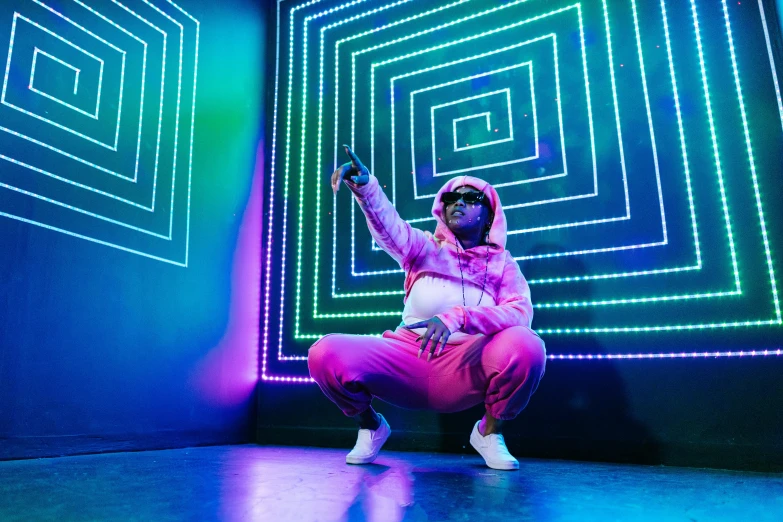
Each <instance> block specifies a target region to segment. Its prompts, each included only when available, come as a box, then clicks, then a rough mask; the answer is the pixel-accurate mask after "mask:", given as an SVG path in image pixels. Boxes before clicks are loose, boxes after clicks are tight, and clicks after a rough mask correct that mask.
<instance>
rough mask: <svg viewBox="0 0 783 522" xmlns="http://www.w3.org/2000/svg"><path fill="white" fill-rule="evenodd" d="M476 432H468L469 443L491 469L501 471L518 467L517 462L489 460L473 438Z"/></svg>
mask: <svg viewBox="0 0 783 522" xmlns="http://www.w3.org/2000/svg"><path fill="white" fill-rule="evenodd" d="M475 435H476V432H473V433H471V434H470V445H471V446H473V449H474V450H476V451H478V454H479V455H481V458H483V459H484V462H485V463H486V464H487V466H489V467H490V468H492V469H498V470H501V471H514V470H517V469H519V462H506V461H502V462H500V463H497V462H494V461H491V460H489V459H488V458H487V457H486V456H485V455H484V452H482V451H481V448H480V446H479V445H478V442H477V441H476V438H475Z"/></svg>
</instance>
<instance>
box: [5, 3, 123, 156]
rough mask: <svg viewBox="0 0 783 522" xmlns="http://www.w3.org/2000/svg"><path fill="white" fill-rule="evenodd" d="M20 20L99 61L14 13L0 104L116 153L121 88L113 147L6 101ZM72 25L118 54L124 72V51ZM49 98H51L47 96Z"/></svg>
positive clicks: (120, 108)
mask: <svg viewBox="0 0 783 522" xmlns="http://www.w3.org/2000/svg"><path fill="white" fill-rule="evenodd" d="M33 1H34V2H36V3H38V2H37V1H36V0H33ZM20 19H21V20H23V21H25V22H27V23H28V24H30V25H32V26H33V27H35V28H36V29H38V30H40V31H43V32H45V33H47V34H49V35H51V36H53V37H55V38H57V39H58V40H60V41H62V42H64V43H65V44H67V45H70V46H71V47H74V48H75V49H77V50H79V51H81V52H82V53H84V54H86V55H88V56H90V57H91V58H93V59H96V60H98V59H99V58H97V57H96V56H94V55H93V54H91V53H89V52H87V51H86V50H84V49H82V48H81V47H79V46H77V45H75V44H73V43H72V42H70V41H68V40H66V39H65V38H63V37H61V36H60V35H58V34H56V33H54V32H52V31H50V30H49V29H47V28H46V27H43V26H42V25H40V24H38V23H36V22H34V21H33V20H30V19H29V18H27V17H26V16H24V15H22V14H20V13H14V18H13V23H12V24H11V39H10V41H9V43H8V59H7V60H6V65H5V78H4V80H3V93H2V96H0V103H2V104H3V105H6V106H8V107H11V108H12V109H14V110H16V111H19V112H21V113H23V114H26V115H27V116H30V117H31V118H36V119H38V120H41V121H44V122H46V123H48V124H50V125H52V126H54V127H57V128H58V129H60V130H63V131H65V132H69V133H71V134H74V135H76V136H78V137H80V138H82V139H84V140H87V141H89V142H91V143H94V144H95V145H98V146H99V147H103V148H105V149H109V150H111V151H114V152H116V151H117V142H118V139H119V128H120V114H121V113H122V88H120V101H119V106H118V109H117V131H116V133H115V136H114V145H110V144H108V143H104V142H102V141H100V140H97V139H95V138H91V137H90V136H87V135H86V134H82V133H80V132H78V131H75V130H73V129H70V128H68V127H66V126H64V125H61V124H59V123H57V122H56V121H53V120H50V119H49V118H46V117H45V116H41V115H40V114H35V113H34V112H31V111H28V110H26V109H24V108H22V107H19V106H18V105H16V104H14V103H11V102H9V101H8V100H6V91H7V88H8V78H9V72H10V68H11V60H12V56H13V52H14V37H15V36H16V23H17V21H18V20H20ZM66 20H67V19H66ZM74 25H76V27H78V28H80V29H82V30H84V31H85V32H87V33H88V34H89V35H90V36H94V37H95V38H96V39H98V40H100V41H101V43H104V44H106V45H108V46H109V47H111V48H112V49H113V50H115V51H117V52H119V53H120V54H121V55H122V64H123V66H122V70H123V73H124V71H125V51H123V50H122V49H119V48H118V47H116V46H114V45H112V44H110V43H109V42H107V41H106V40H103V39H102V38H100V37H99V36H97V35H95V34H93V33H91V32H90V31H87V30H86V29H84V28H83V27H81V26H79V25H78V24H74ZM121 84H124V81H123V80H121ZM49 97H50V98H52V97H51V96H49ZM57 101H59V100H57ZM61 103H62V102H61ZM98 104H100V97H98ZM77 110H78V109H77ZM80 112H83V111H80ZM88 116H89V114H88Z"/></svg>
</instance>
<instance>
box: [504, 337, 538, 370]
mask: <svg viewBox="0 0 783 522" xmlns="http://www.w3.org/2000/svg"><path fill="white" fill-rule="evenodd" d="M503 333H504V335H503V339H502V343H501V346H502V351H503V352H504V353H503V355H504V357H505V359H506V360H507V363H508V365H509V366H511V367H512V368H523V369H525V370H527V371H529V372H530V373H531V374H535V373H538V374H542V373H543V372H544V367H545V366H546V345H545V344H544V341H543V340H542V339H541V338H540V337H539V336H538V335H536V334H535V333H533V331H532V330H531V329H529V328H526V327H524V326H514V327H511V328H508V329H507V330H505V331H504V332H503Z"/></svg>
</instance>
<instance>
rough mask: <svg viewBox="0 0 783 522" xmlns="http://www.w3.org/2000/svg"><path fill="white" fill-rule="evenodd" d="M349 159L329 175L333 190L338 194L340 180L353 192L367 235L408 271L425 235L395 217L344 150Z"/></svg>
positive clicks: (371, 181) (360, 166) (356, 160)
mask: <svg viewBox="0 0 783 522" xmlns="http://www.w3.org/2000/svg"><path fill="white" fill-rule="evenodd" d="M345 149H346V153H348V156H350V158H351V163H347V164H345V165H343V166H342V167H340V168H339V169H337V170H336V171H335V173H334V174H333V175H332V188H333V190H334V191H335V193H336V192H337V190H339V184H340V179H342V181H343V182H344V183H345V185H346V186H347V187H348V188H349V189H350V190H351V192H353V194H354V196H355V198H356V201H357V202H358V203H359V207H360V208H361V209H362V212H363V213H364V216H365V218H366V219H367V227H368V228H369V229H370V234H372V237H373V238H374V239H375V241H376V242H377V243H378V246H379V247H381V248H382V249H383V250H384V251H386V253H387V254H389V255H390V256H391V257H392V258H394V260H395V261H397V263H399V265H400V266H401V267H402V268H403V269H404V270H406V271H407V270H409V269H410V263H411V262H412V261H413V259H415V258H416V255H417V254H418V253H419V252H420V251H421V249H422V248H423V247H424V244H425V243H426V242H427V237H426V236H425V235H424V232H422V231H421V230H419V229H417V228H413V227H411V226H410V225H409V224H408V223H407V222H406V221H405V220H404V219H402V218H401V217H400V215H399V214H398V213H397V209H395V208H394V206H393V205H392V204H391V202H390V201H389V198H387V197H386V194H384V192H383V189H382V188H381V186H380V184H379V183H378V178H376V177H375V176H373V175H372V174H371V173H370V171H369V170H367V167H365V166H364V165H363V164H362V162H361V160H359V158H358V157H357V156H356V154H354V153H353V151H352V150H351V149H350V148H349V147H347V146H345Z"/></svg>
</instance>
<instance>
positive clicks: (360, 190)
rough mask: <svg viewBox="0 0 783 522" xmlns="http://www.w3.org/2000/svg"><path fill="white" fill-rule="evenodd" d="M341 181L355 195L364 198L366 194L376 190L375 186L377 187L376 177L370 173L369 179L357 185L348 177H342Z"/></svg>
mask: <svg viewBox="0 0 783 522" xmlns="http://www.w3.org/2000/svg"><path fill="white" fill-rule="evenodd" d="M343 183H345V186H346V187H348V189H349V190H350V191H351V192H353V193H354V194H356V196H357V197H359V198H361V199H365V198H366V197H367V196H368V195H370V194H372V193H373V192H374V191H375V190H376V187H378V178H376V177H375V176H373V175H372V174H370V181H368V182H367V183H365V184H364V185H357V184H356V183H354V182H353V181H351V179H350V178H345V179H343Z"/></svg>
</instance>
